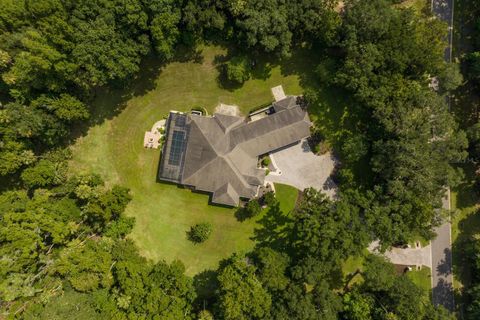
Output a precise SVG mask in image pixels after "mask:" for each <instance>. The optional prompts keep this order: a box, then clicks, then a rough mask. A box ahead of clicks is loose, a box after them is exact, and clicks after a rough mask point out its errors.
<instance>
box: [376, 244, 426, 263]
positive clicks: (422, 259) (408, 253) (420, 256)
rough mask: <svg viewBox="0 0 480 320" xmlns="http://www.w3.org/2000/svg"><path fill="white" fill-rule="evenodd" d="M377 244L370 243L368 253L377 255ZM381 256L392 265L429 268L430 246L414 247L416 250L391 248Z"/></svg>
mask: <svg viewBox="0 0 480 320" xmlns="http://www.w3.org/2000/svg"><path fill="white" fill-rule="evenodd" d="M378 247H379V242H378V241H374V242H372V243H371V244H370V245H369V247H368V250H369V251H370V252H376V253H378V249H377V248H378ZM383 255H384V256H385V257H386V258H387V259H388V260H390V262H391V263H393V264H400V265H407V266H416V267H422V266H425V267H429V268H430V267H431V265H432V255H431V246H430V245H428V246H426V247H416V248H395V247H393V248H391V249H390V250H388V251H386V252H384V253H383Z"/></svg>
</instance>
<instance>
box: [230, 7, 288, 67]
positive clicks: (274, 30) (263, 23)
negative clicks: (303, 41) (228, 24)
mask: <svg viewBox="0 0 480 320" xmlns="http://www.w3.org/2000/svg"><path fill="white" fill-rule="evenodd" d="M235 27H236V28H237V29H238V31H239V34H238V38H239V40H240V41H241V42H242V43H243V44H245V45H246V46H247V47H248V48H255V49H259V50H261V51H264V52H274V53H277V54H278V55H279V56H281V57H288V56H289V55H290V46H291V42H292V32H291V31H290V29H289V27H288V8H287V5H286V4H285V2H283V1H278V0H252V1H247V2H246V3H245V6H244V8H243V10H242V11H241V15H239V16H238V17H237V18H236V20H235Z"/></svg>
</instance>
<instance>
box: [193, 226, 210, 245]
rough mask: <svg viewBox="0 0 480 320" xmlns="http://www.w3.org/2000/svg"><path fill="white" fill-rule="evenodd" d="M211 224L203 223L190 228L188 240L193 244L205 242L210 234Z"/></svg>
mask: <svg viewBox="0 0 480 320" xmlns="http://www.w3.org/2000/svg"><path fill="white" fill-rule="evenodd" d="M212 229H213V227H212V224H211V223H208V222H203V223H199V224H196V225H194V226H192V227H191V228H190V231H189V232H188V238H189V239H190V240H191V241H193V242H195V243H202V242H205V241H206V240H207V239H208V238H209V237H210V235H211V234H212Z"/></svg>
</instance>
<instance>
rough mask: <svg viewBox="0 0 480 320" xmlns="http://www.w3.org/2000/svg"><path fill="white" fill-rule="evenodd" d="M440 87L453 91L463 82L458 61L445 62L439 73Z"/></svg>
mask: <svg viewBox="0 0 480 320" xmlns="http://www.w3.org/2000/svg"><path fill="white" fill-rule="evenodd" d="M439 82H440V87H441V89H442V90H443V91H447V92H449V91H453V90H455V89H457V88H458V87H459V86H460V85H461V84H462V83H463V76H462V73H461V72H460V65H459V64H458V63H447V64H445V67H444V70H442V71H441V73H440V75H439Z"/></svg>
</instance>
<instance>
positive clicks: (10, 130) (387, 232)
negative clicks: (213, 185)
mask: <svg viewBox="0 0 480 320" xmlns="http://www.w3.org/2000/svg"><path fill="white" fill-rule="evenodd" d="M337 5H338V3H337V1H336V0H301V1H293V0H251V1H244V0H228V1H220V0H185V1H173V0H153V1H147V0H128V1H125V0H80V1H78V0H77V1H73V0H62V1H61V0H36V1H30V0H18V1H17V0H0V73H1V78H0V102H1V103H2V105H1V107H0V181H1V184H2V185H1V190H2V193H1V195H0V253H1V259H0V309H1V311H2V316H0V317H3V316H5V317H7V318H17V317H18V318H27V319H51V318H61V319H65V318H70V317H71V315H72V314H75V316H76V318H78V319H213V318H215V319H425V320H427V319H429V320H430V319H432V320H433V319H451V318H452V316H451V315H450V314H448V313H447V311H445V310H444V309H443V308H436V307H434V306H433V305H432V304H431V302H430V300H429V298H428V297H427V296H426V295H424V294H423V293H422V292H421V291H420V289H419V288H418V287H416V285H415V284H414V283H413V282H412V281H411V280H410V279H409V278H408V277H407V276H405V275H396V272H395V270H394V269H393V267H392V265H391V264H389V263H388V262H386V261H384V260H383V258H380V257H377V256H369V257H368V258H367V261H366V262H365V268H364V270H362V271H360V270H359V271H358V277H361V278H362V279H363V280H362V281H360V282H355V283H343V282H342V280H341V277H342V275H341V265H342V263H344V262H345V260H346V259H347V258H348V257H349V256H352V255H359V254H361V253H362V251H364V250H365V248H366V247H367V245H368V244H369V243H370V242H371V241H372V240H375V239H380V241H381V243H382V245H383V246H384V247H385V248H386V247H389V246H391V245H392V244H399V243H402V244H403V243H407V242H408V241H409V240H411V239H412V238H413V237H414V236H418V235H421V236H422V237H424V238H425V239H430V238H431V237H432V236H433V234H432V228H433V227H434V226H436V225H438V224H439V222H440V218H441V217H440V215H441V212H440V211H437V210H434V209H438V208H439V207H440V201H441V197H442V195H443V194H444V191H445V187H446V186H454V185H455V184H456V183H458V181H459V179H460V178H461V176H462V173H461V172H460V171H459V170H456V169H454V168H453V167H452V166H451V163H452V162H456V161H460V160H462V159H464V158H465V157H466V155H467V154H466V151H465V150H466V148H467V146H468V142H467V138H466V134H465V133H464V132H463V131H461V130H459V129H458V125H457V124H456V123H455V120H454V118H453V117H452V116H451V115H450V113H449V111H448V107H447V104H446V102H445V94H447V93H448V92H449V91H450V90H453V89H455V87H456V86H457V85H458V84H459V81H458V72H459V71H458V68H456V67H455V66H452V65H448V64H446V63H444V62H443V50H444V47H445V43H444V40H443V39H444V35H445V32H446V26H445V25H444V24H442V23H441V22H439V21H438V20H436V19H432V17H431V16H429V14H428V13H421V14H419V13H416V12H415V11H414V10H412V9H402V8H399V7H396V6H392V1H387V0H372V1H360V0H350V1H345V7H344V9H343V10H342V11H341V12H339V10H336V8H337ZM203 43H216V44H222V45H228V46H230V47H232V48H233V51H234V52H235V54H236V55H237V56H236V57H234V59H232V60H231V61H230V62H229V64H227V68H226V69H227V72H228V77H229V78H231V80H233V81H235V82H238V83H242V82H244V81H246V80H247V79H248V78H249V77H250V74H249V70H248V69H249V65H248V61H250V60H251V59H252V60H254V59H256V58H258V57H261V56H268V57H269V58H270V59H272V60H275V61H281V59H286V58H288V57H289V56H291V55H292V51H294V50H295V49H296V48H298V47H302V48H307V49H308V50H311V51H312V52H313V53H314V56H316V57H318V61H316V63H317V64H318V67H317V66H312V69H314V70H316V76H317V77H319V78H321V77H323V78H324V77H325V70H326V69H325V68H324V67H325V55H328V59H329V60H328V61H330V62H331V65H329V66H328V68H327V69H328V72H329V74H327V77H328V78H329V81H328V86H330V87H331V88H335V89H336V90H341V92H343V93H345V95H348V96H349V97H350V98H351V101H352V103H351V108H350V110H349V115H348V117H349V119H350V121H352V122H354V125H353V126H352V127H351V129H350V131H348V132H340V133H339V134H338V136H337V137H336V141H334V148H335V151H336V152H337V153H338V154H339V157H340V160H341V167H340V168H339V169H338V171H337V174H336V175H337V176H336V179H337V180H339V181H340V193H339V197H338V200H337V201H331V200H329V199H327V198H326V197H325V196H324V195H322V194H321V193H319V192H318V191H316V190H313V189H309V190H306V191H305V192H304V197H303V200H302V202H301V203H300V204H299V205H298V207H297V208H296V209H295V210H294V212H293V213H292V214H291V215H290V216H288V217H285V219H284V220H285V221H283V224H282V225H278V226H274V228H272V230H263V231H264V232H265V233H267V234H266V235H265V237H264V239H263V241H259V242H258V244H257V247H256V248H255V249H254V250H253V251H252V252H248V253H242V254H240V253H238V254H235V255H233V256H231V257H229V258H228V259H225V260H224V261H222V262H221V264H220V266H219V268H218V270H213V271H211V272H205V273H203V274H200V275H197V276H196V277H195V278H193V279H192V278H190V277H188V276H186V275H185V273H184V272H185V267H184V265H183V264H182V262H181V261H174V262H172V263H170V264H168V263H166V262H164V261H160V262H157V263H153V262H152V261H149V260H147V259H146V258H144V257H142V256H140V254H139V253H138V250H137V248H136V247H135V244H134V243H133V242H132V241H131V240H129V239H127V238H126V236H127V235H128V233H129V232H130V230H131V229H132V227H133V225H134V219H133V218H130V217H127V216H125V215H124V214H123V211H124V209H125V207H126V206H127V204H128V202H129V201H130V199H131V195H130V194H129V191H128V190H127V189H125V188H123V187H121V186H117V185H115V186H111V187H107V186H106V185H105V184H104V182H103V181H102V179H101V178H100V177H99V176H97V175H96V174H95V173H91V174H89V175H83V176H77V175H75V176H72V175H70V174H69V173H68V166H67V161H68V159H69V157H70V154H69V151H68V147H67V148H65V146H68V144H69V142H70V139H71V131H72V129H74V128H75V127H76V126H78V125H79V124H85V123H87V121H88V119H89V117H90V115H91V113H92V107H91V106H90V103H89V102H90V101H91V98H92V96H93V95H94V94H95V92H96V90H97V89H99V88H101V87H105V86H107V87H108V86H110V87H122V86H125V85H127V84H128V83H129V81H135V78H137V77H140V76H141V70H140V67H139V66H140V62H141V61H142V59H143V58H144V57H146V56H153V57H155V59H158V60H160V61H163V62H165V63H167V62H169V61H173V60H176V59H178V60H181V59H189V58H190V55H191V56H194V53H195V52H196V50H197V47H198V46H200V45H201V44H203ZM470 59H471V63H472V65H473V66H476V64H479V63H478V61H476V60H475V59H476V56H475V54H472V56H471V58H470ZM478 60H479V61H480V59H478ZM477 69H479V70H480V67H479V68H476V67H475V68H472V70H477ZM435 76H438V77H440V78H441V79H444V80H443V81H442V83H445V84H448V85H444V86H443V87H442V88H440V89H439V91H434V90H432V89H431V88H429V84H430V81H431V78H432V77H435ZM442 77H443V78H442ZM471 77H473V78H475V77H477V78H478V75H475V74H472V75H471ZM132 79H133V80H132ZM455 79H457V80H455ZM447 80H450V81H447ZM319 91H320V89H319V88H316V87H315V86H314V85H312V86H310V87H309V88H308V93H307V94H306V98H307V100H308V102H309V104H310V108H312V109H313V108H316V107H319V105H320V104H321V102H320V100H319V98H318V95H319ZM477 131H478V130H477ZM469 136H472V137H476V139H477V140H480V138H479V136H480V135H479V134H478V132H476V131H473V129H472V132H469ZM476 144H478V141H476V140H473V139H470V149H471V150H476V151H477V152H478V150H477V149H480V148H479V147H478V146H477V145H476ZM359 163H366V164H368V166H367V167H368V169H367V171H368V172H367V176H368V177H367V178H366V179H360V174H359V172H358V171H359V170H358V164H359ZM363 173H365V172H363ZM271 202H272V203H271V204H270V205H269V207H270V208H269V212H268V213H267V214H271V215H274V214H280V213H279V210H280V209H279V205H278V203H276V202H275V201H274V200H271ZM257 205H258V203H257ZM254 209H255V210H256V209H257V208H254ZM252 210H253V209H252ZM285 214H286V213H285ZM200 231H202V230H200ZM207 231H208V232H206V231H205V232H199V233H200V236H199V237H200V238H201V239H200V238H199V239H200V240H201V241H205V240H206V238H208V235H209V234H210V232H211V230H210V229H209V230H207ZM274 231H275V232H274ZM205 233H208V234H207V235H206V236H205ZM201 241H199V242H201ZM161 245H162V244H161V243H160V244H159V246H161ZM472 250H476V249H475V248H472ZM477 291H479V290H478V288H477V289H475V288H474V289H472V296H475V297H476V295H477V296H478V293H477ZM477 300H478V299H477ZM477 304H478V303H477ZM475 306H476V305H472V310H476V309H474V308H475ZM477 309H478V308H477ZM472 312H474V311H472ZM475 312H477V313H478V311H475ZM472 314H476V313H472ZM472 319H473V318H472Z"/></svg>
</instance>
